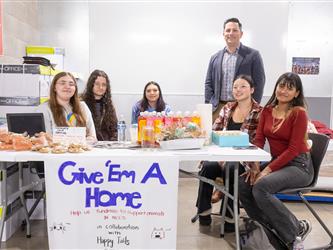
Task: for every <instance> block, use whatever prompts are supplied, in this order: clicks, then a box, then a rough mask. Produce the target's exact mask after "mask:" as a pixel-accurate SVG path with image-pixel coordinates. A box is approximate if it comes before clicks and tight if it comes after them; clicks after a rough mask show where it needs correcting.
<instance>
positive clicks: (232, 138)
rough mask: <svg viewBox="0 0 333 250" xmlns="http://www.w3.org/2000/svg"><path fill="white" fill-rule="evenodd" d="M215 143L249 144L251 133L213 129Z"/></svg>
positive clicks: (223, 145) (229, 144)
mask: <svg viewBox="0 0 333 250" xmlns="http://www.w3.org/2000/svg"><path fill="white" fill-rule="evenodd" d="M212 139H213V143H214V144H216V145H218V146H220V147H235V146H238V147H244V146H249V145H250V142H249V135H248V134H247V133H244V132H241V131H239V130H228V131H213V133H212Z"/></svg>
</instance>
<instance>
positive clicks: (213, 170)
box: [196, 161, 244, 217]
mask: <svg viewBox="0 0 333 250" xmlns="http://www.w3.org/2000/svg"><path fill="white" fill-rule="evenodd" d="M228 164H229V193H230V194H231V195H233V194H234V168H235V166H237V165H236V164H239V163H238V162H233V163H230V162H229V163H228ZM242 173H244V168H243V167H239V174H242ZM199 175H201V176H204V177H206V178H208V179H211V180H215V179H216V178H217V177H222V178H223V180H224V182H225V170H224V168H223V167H221V166H220V165H219V163H218V162H209V161H206V162H204V163H203V166H202V169H201V170H200V172H199ZM213 190H214V187H213V186H212V185H210V184H208V183H205V182H202V181H200V184H199V191H198V198H197V203H196V206H197V208H198V213H202V212H204V211H206V210H208V209H210V208H212V204H211V199H212V193H213ZM228 206H230V207H231V208H232V207H233V200H232V199H228ZM222 207H223V204H221V209H220V211H222ZM226 215H227V216H228V217H231V214H230V212H229V211H228V209H227V212H226Z"/></svg>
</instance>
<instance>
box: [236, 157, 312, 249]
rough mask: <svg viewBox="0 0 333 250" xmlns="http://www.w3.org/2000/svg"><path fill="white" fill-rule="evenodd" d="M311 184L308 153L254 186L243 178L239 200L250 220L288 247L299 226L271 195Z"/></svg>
mask: <svg viewBox="0 0 333 250" xmlns="http://www.w3.org/2000/svg"><path fill="white" fill-rule="evenodd" d="M266 165H267V164H266ZM266 165H265V166H266ZM265 166H263V167H265ZM312 180H313V166H312V160H311V156H310V154H309V153H302V154H300V155H298V156H297V157H295V158H294V159H293V160H292V161H290V162H288V163H287V165H286V166H285V167H283V168H281V169H279V170H277V171H274V172H272V173H270V174H269V175H267V176H265V177H263V178H262V179H261V180H259V181H258V182H257V183H256V184H255V185H253V186H250V185H249V184H248V183H246V182H245V177H241V178H240V180H239V199H240V201H241V202H242V204H243V207H244V209H245V211H246V212H247V214H248V216H249V217H251V218H253V219H255V220H257V221H259V222H261V223H263V224H266V225H269V226H270V227H272V228H273V229H275V230H276V232H277V233H278V234H279V235H280V237H281V238H282V240H283V241H284V242H285V243H286V244H289V243H292V242H293V241H294V240H295V238H296V236H297V235H298V233H299V231H300V224H299V221H298V220H297V218H296V217H295V215H293V214H292V213H291V212H290V211H289V210H288V208H287V207H286V206H285V205H284V204H283V202H282V201H280V200H279V199H278V198H276V197H275V195H274V194H276V193H278V192H281V191H283V190H286V189H289V188H298V187H305V186H307V185H309V184H310V183H311V181H312Z"/></svg>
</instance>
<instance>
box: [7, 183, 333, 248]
mask: <svg viewBox="0 0 333 250" xmlns="http://www.w3.org/2000/svg"><path fill="white" fill-rule="evenodd" d="M197 187H198V181H197V180H195V179H192V178H180V181H179V196H178V199H179V202H178V204H179V208H178V237H177V249H191V250H195V249H205V250H215V249H216V250H217V249H219V250H221V249H223V250H229V249H234V244H235V243H234V239H235V238H234V235H233V234H227V235H226V237H225V238H224V239H222V238H220V236H219V229H220V227H219V226H220V224H219V218H218V217H216V218H214V219H213V225H212V226H210V227H200V226H199V223H198V222H197V223H191V217H192V216H193V215H194V214H195V211H196V209H195V206H194V204H195V199H196V192H197ZM288 207H289V208H290V209H291V210H292V211H293V212H294V213H295V214H296V215H297V217H298V218H308V219H309V220H310V221H311V222H312V226H313V228H312V232H311V233H310V234H309V236H308V237H307V239H306V241H305V244H304V245H305V248H311V247H315V246H320V245H323V244H325V243H327V242H328V239H329V238H328V236H327V235H326V233H325V232H324V231H323V229H322V228H320V225H319V223H318V222H317V221H316V220H315V219H314V218H313V217H312V215H311V214H310V212H309V211H308V210H307V209H306V208H305V206H304V205H303V204H302V203H288ZM313 207H314V208H315V209H316V211H317V212H318V213H319V214H320V216H321V217H322V219H323V220H324V221H325V222H326V223H327V225H328V227H329V228H330V230H332V231H333V204H327V203H317V204H313ZM215 209H217V207H215ZM2 248H4V249H11V250H16V249H47V248H48V242H47V233H46V222H45V221H34V223H33V225H32V237H31V238H30V239H27V238H25V235H24V232H22V231H19V232H17V233H16V234H14V236H13V237H12V238H11V239H9V241H7V242H6V243H4V244H3V245H2Z"/></svg>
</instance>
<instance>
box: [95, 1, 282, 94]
mask: <svg viewBox="0 0 333 250" xmlns="http://www.w3.org/2000/svg"><path fill="white" fill-rule="evenodd" d="M89 17H90V20H89V24H90V26H89V37H90V43H89V68H90V71H92V70H93V69H96V68H99V69H103V70H105V71H106V72H107V73H108V74H109V76H110V79H111V85H112V92H113V93H142V90H143V87H144V85H145V84H146V83H147V82H148V81H151V80H154V81H156V82H158V83H160V85H161V87H162V90H163V93H168V94H172V93H177V94H183V95H186V94H189V95H191V94H200V95H202V94H203V93H204V80H205V76H206V71H207V66H208V62H209V59H210V57H211V55H212V54H214V53H215V52H217V51H218V50H220V49H222V48H223V47H224V39H223V36H222V32H223V22H224V20H226V19H227V18H230V17H238V18H239V19H240V21H241V22H242V23H243V31H244V35H243V38H242V42H243V43H244V44H245V45H248V46H250V47H253V48H255V49H258V50H259V51H260V53H261V55H262V57H263V60H264V65H265V70H266V77H267V78H266V87H265V91H264V95H271V92H272V90H273V86H274V84H275V81H276V79H277V77H278V76H279V75H280V74H281V73H283V72H285V70H286V61H287V60H286V39H287V31H288V3H286V2H285V3H244V2H243V3H241V2H237V3H231V2H229V3H228V2H221V3H213V2H209V3H204V2H159V3H151V2H141V3H139V2H125V3H121V2H104V1H103V2H91V3H90V4H89Z"/></svg>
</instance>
